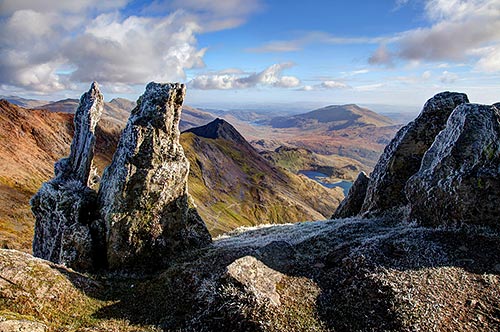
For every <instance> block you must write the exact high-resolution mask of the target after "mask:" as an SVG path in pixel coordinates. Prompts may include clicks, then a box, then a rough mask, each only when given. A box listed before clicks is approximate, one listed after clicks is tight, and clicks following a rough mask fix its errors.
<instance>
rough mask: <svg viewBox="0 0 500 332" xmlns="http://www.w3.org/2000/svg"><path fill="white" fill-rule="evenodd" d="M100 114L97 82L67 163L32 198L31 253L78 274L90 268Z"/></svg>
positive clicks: (81, 110)
mask: <svg viewBox="0 0 500 332" xmlns="http://www.w3.org/2000/svg"><path fill="white" fill-rule="evenodd" d="M102 110H103V97H102V94H101V92H100V91H99V87H98V85H97V83H95V82H94V83H92V86H91V87H90V90H89V91H88V92H86V93H84V94H83V95H82V97H81V99H80V104H79V106H78V109H77V111H76V114H75V119H74V123H75V135H74V137H73V141H72V142H71V152H70V156H69V157H68V158H63V159H61V160H59V161H58V162H57V163H56V164H55V166H54V173H55V178H54V179H52V180H51V181H49V182H46V183H44V184H43V185H42V188H41V189H40V190H39V191H38V192H37V193H36V194H35V195H34V196H33V198H32V199H31V201H30V203H31V209H32V211H33V214H34V215H35V219H36V221H35V236H34V239H33V254H34V255H35V256H37V257H41V258H44V259H47V260H50V261H52V262H55V263H61V264H65V265H67V266H70V267H73V268H77V269H88V268H91V267H92V266H93V256H94V255H95V254H96V253H95V252H94V249H95V248H94V243H93V238H94V237H95V236H97V235H96V234H95V232H94V228H93V226H92V220H93V219H95V216H94V215H95V212H96V203H97V201H96V198H97V195H96V193H95V192H94V191H93V190H92V189H90V188H89V187H88V186H87V185H88V183H89V174H90V171H91V167H92V159H93V155H94V145H95V134H94V131H95V126H96V124H97V121H98V120H99V118H100V116H101V113H102Z"/></svg>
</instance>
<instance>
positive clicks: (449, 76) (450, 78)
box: [439, 70, 458, 84]
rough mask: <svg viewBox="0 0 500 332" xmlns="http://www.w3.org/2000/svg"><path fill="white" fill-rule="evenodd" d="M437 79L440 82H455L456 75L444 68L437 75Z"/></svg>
mask: <svg viewBox="0 0 500 332" xmlns="http://www.w3.org/2000/svg"><path fill="white" fill-rule="evenodd" d="M439 80H440V81H441V82H442V83H446V84H452V83H455V82H456V80H458V75H457V74H455V73H451V72H449V71H447V70H445V71H443V73H442V74H441V76H440V77H439Z"/></svg>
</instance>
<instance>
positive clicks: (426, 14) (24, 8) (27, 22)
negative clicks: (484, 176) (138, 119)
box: [0, 0, 500, 108]
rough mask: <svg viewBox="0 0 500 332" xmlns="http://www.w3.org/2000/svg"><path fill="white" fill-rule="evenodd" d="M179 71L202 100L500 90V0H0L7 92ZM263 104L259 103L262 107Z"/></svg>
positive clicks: (136, 82)
mask: <svg viewBox="0 0 500 332" xmlns="http://www.w3.org/2000/svg"><path fill="white" fill-rule="evenodd" d="M92 81H97V82H99V84H100V86H101V87H102V90H103V93H104V95H105V99H106V100H110V99H111V98H115V97H125V98H128V99H132V100H135V99H137V98H138V96H139V95H140V94H142V92H143V90H144V86H145V84H147V83H148V82H150V81H156V82H174V81H175V82H183V83H185V84H186V85H187V87H188V90H187V97H186V103H188V104H191V105H194V106H206V107H220V108H228V107H233V108H234V107H241V108H244V107H253V106H255V107H257V106H256V105H258V106H259V107H265V105H269V107H271V106H272V105H299V104H307V103H310V104H318V105H320V104H324V105H327V104H341V103H357V104H362V105H363V104H364V105H367V104H383V105H394V106H415V107H421V106H422V105H423V103H424V102H425V101H426V100H427V99H429V98H430V97H432V96H433V95H434V94H436V93H438V92H441V91H446V90H449V91H459V92H465V93H467V94H468V95H469V99H470V100H471V101H472V102H478V103H488V104H490V103H493V102H498V101H500V0H468V1H463V0H377V1H373V0H363V1H361V0H350V1H334V0H309V1H294V0H224V1H220V0H219V1H217V0H170V1H165V0H154V1H139V0H106V1H103V0H72V1H60V0H44V1H40V0H0V95H7V96H8V95H17V96H21V97H25V98H35V99H44V100H58V99H62V98H77V97H79V96H80V95H81V94H82V93H83V92H84V91H86V90H87V89H88V87H89V85H90V83H91V82H92ZM263 105H264V106H263Z"/></svg>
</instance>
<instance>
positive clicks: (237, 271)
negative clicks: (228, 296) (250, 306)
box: [227, 256, 283, 306]
mask: <svg viewBox="0 0 500 332" xmlns="http://www.w3.org/2000/svg"><path fill="white" fill-rule="evenodd" d="M227 275H228V276H229V277H230V278H232V279H234V280H235V281H237V282H238V283H240V284H241V285H243V287H244V288H245V291H246V292H248V293H249V294H251V295H253V296H254V297H255V300H256V301H257V302H258V303H265V302H269V303H271V304H273V305H276V306H279V305H280V304H281V302H280V295H279V294H278V292H277V291H276V284H277V283H279V282H280V281H281V279H282V278H283V274H282V273H280V272H277V271H275V270H273V269H271V268H269V267H267V266H266V265H265V264H264V263H262V262H261V261H259V260H258V259H256V258H255V257H252V256H245V257H242V258H239V259H237V260H235V261H234V262H233V263H231V264H230V265H228V267H227Z"/></svg>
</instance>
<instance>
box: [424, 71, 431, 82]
mask: <svg viewBox="0 0 500 332" xmlns="http://www.w3.org/2000/svg"><path fill="white" fill-rule="evenodd" d="M431 76H432V73H431V71H430V70H426V71H424V72H423V73H422V79H424V80H428V79H429V78H431Z"/></svg>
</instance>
